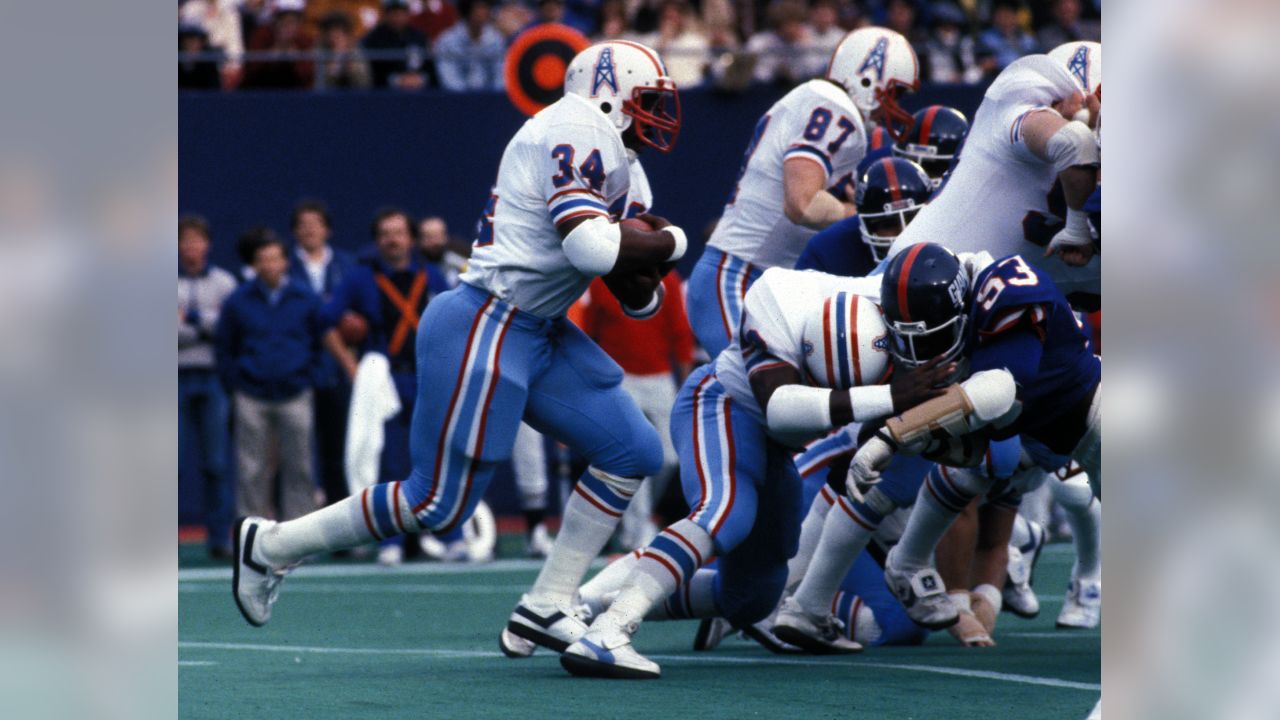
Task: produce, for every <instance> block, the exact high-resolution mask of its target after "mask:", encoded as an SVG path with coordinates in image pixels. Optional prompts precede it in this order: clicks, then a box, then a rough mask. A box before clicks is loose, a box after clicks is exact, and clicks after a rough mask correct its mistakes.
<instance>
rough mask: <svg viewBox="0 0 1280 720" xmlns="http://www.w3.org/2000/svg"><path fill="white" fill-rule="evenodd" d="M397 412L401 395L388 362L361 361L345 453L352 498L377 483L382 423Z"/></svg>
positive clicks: (369, 357) (380, 358) (375, 356)
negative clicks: (392, 377)
mask: <svg viewBox="0 0 1280 720" xmlns="http://www.w3.org/2000/svg"><path fill="white" fill-rule="evenodd" d="M398 412H400V396H399V395H398V394H396V385H395V383H394V382H392V380H391V363H390V362H389V361H388V360H387V356H386V355H383V354H382V353H377V352H369V353H365V355H364V357H362V358H360V364H359V365H358V366H357V367H356V379H355V382H353V383H352V386H351V406H350V408H349V409H348V411H347V446H346V452H345V453H344V458H345V465H346V470H347V490H348V491H349V492H350V493H351V494H352V495H355V494H356V493H359V492H360V491H362V490H364V489H365V488H367V487H370V486H372V485H374V484H376V483H377V482H378V463H379V460H380V459H381V457H382V424H383V423H385V422H386V421H388V420H390V419H391V418H393V417H395V416H396V413H398Z"/></svg>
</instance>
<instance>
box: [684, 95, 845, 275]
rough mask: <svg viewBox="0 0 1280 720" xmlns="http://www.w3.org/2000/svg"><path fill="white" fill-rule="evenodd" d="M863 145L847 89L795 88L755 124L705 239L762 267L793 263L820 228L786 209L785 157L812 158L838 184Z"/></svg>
mask: <svg viewBox="0 0 1280 720" xmlns="http://www.w3.org/2000/svg"><path fill="white" fill-rule="evenodd" d="M866 152H867V132H866V130H865V129H864V128H863V125H862V116H861V115H860V114H859V113H858V109H857V108H856V107H854V105H853V101H852V100H850V99H849V95H848V94H847V93H845V91H844V90H841V89H840V88H839V87H838V86H837V85H835V84H833V83H831V82H828V81H826V80H810V81H808V82H806V83H805V84H803V85H801V86H799V87H797V88H796V89H794V90H792V91H791V92H789V93H787V94H786V96H785V97H783V98H782V99H781V100H779V101H778V102H776V103H774V105H773V107H771V108H769V112H767V113H765V114H764V116H763V117H761V118H760V121H759V122H758V123H756V129H755V134H754V135H753V136H752V138H751V143H750V144H749V145H747V151H746V155H745V157H743V165H742V169H741V171H739V173H738V184H737V186H736V187H735V188H734V190H733V193H732V195H730V197H729V202H728V204H726V205H725V207H724V213H723V214H722V215H721V216H720V221H719V223H717V225H716V229H715V232H714V233H712V235H711V240H710V241H709V243H708V244H709V245H710V246H711V247H714V248H718V249H719V250H721V251H723V252H726V253H728V254H730V255H733V256H735V257H739V258H742V259H743V260H746V261H747V262H749V263H752V264H754V265H757V266H760V267H766V268H768V267H786V268H790V267H794V266H795V264H796V260H798V259H799V258H800V253H801V252H803V251H804V247H805V245H806V244H807V243H808V242H809V238H811V237H813V236H814V235H815V234H816V233H817V231H816V230H810V229H809V228H806V227H804V226H803V225H797V224H795V223H793V222H791V221H790V220H788V219H787V216H786V215H785V214H784V213H783V209H782V205H783V197H784V189H783V184H782V164H783V163H784V162H786V161H787V160H788V159H790V158H793V157H805V158H809V159H811V160H813V161H814V162H815V163H818V164H819V165H821V166H822V169H823V172H825V173H826V178H827V182H826V185H833V184H835V183H836V182H837V181H839V179H840V178H843V177H844V176H845V175H848V174H850V173H852V172H854V171H855V170H856V169H857V167H858V163H859V162H861V161H862V158H863V156H864V155H866Z"/></svg>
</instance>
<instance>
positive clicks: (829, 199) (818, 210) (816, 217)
mask: <svg viewBox="0 0 1280 720" xmlns="http://www.w3.org/2000/svg"><path fill="white" fill-rule="evenodd" d="M844 218H845V208H844V203H842V202H840V201H839V200H837V199H836V196H835V195H832V194H831V193H829V192H827V191H826V190H819V191H818V192H816V193H814V195H813V199H812V200H810V201H809V206H808V207H806V208H805V209H804V212H803V213H801V214H800V222H799V223H797V224H798V225H803V226H805V227H807V228H812V229H814V230H821V229H823V228H825V227H827V226H828V225H831V224H833V223H837V222H839V221H841V220H843V219H844Z"/></svg>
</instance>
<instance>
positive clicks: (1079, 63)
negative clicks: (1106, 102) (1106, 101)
mask: <svg viewBox="0 0 1280 720" xmlns="http://www.w3.org/2000/svg"><path fill="white" fill-rule="evenodd" d="M1049 57H1051V58H1053V59H1054V60H1055V61H1057V62H1060V63H1062V64H1063V65H1064V66H1065V67H1066V68H1067V71H1068V72H1070V73H1071V77H1073V78H1075V79H1076V82H1077V83H1078V84H1079V85H1080V89H1081V90H1084V91H1085V92H1086V93H1093V94H1094V95H1096V96H1098V99H1099V100H1101V99H1102V43H1096V42H1069V43H1063V44H1061V45H1059V46H1058V47H1056V48H1054V49H1052V50H1050V51H1049Z"/></svg>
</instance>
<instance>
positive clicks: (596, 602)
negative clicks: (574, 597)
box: [578, 550, 640, 615]
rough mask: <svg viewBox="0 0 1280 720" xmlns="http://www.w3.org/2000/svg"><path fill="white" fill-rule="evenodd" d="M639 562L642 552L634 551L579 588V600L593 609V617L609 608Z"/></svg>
mask: <svg viewBox="0 0 1280 720" xmlns="http://www.w3.org/2000/svg"><path fill="white" fill-rule="evenodd" d="M639 560H640V551H639V550H632V551H631V552H629V553H627V554H626V555H623V556H622V557H620V558H618V559H617V560H614V561H613V562H611V563H609V564H608V565H605V566H604V569H603V570H601V571H600V572H598V573H596V575H595V577H593V578H591V579H590V580H588V581H587V582H585V583H583V585H582V587H580V588H578V599H579V600H581V601H582V602H584V603H586V604H587V606H588V607H590V608H591V614H592V615H599V614H600V613H602V612H604V611H605V610H607V609H608V608H609V604H610V603H612V602H613V598H614V597H615V596H616V595H617V594H618V591H620V590H622V587H623V584H624V582H625V581H626V579H627V576H628V575H630V574H631V570H632V569H633V568H635V566H636V562H638V561H639Z"/></svg>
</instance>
